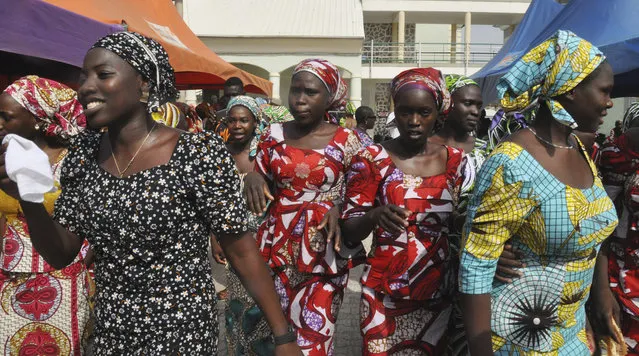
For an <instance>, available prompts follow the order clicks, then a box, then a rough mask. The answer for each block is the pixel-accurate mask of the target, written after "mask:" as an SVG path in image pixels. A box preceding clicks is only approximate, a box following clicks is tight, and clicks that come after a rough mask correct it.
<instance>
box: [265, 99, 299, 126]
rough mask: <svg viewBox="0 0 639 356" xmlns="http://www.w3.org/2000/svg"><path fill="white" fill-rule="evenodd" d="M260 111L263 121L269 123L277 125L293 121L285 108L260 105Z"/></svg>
mask: <svg viewBox="0 0 639 356" xmlns="http://www.w3.org/2000/svg"><path fill="white" fill-rule="evenodd" d="M260 109H261V110H262V114H264V120H266V121H268V122H269V123H279V122H286V121H293V120H295V118H294V117H293V115H291V113H290V112H289V111H288V109H287V108H286V106H281V105H273V104H264V105H260Z"/></svg>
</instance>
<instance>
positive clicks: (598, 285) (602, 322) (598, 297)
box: [590, 241, 624, 344]
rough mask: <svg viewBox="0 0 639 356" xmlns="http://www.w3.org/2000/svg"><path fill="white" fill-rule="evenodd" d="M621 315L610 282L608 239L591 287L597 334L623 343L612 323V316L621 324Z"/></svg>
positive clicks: (591, 310) (591, 317)
mask: <svg viewBox="0 0 639 356" xmlns="http://www.w3.org/2000/svg"><path fill="white" fill-rule="evenodd" d="M620 315H621V313H620V309H619V303H618V302H617V299H616V298H615V295H614V294H613V293H612V290H611V289H610V284H609V282H608V242H607V241H606V242H604V244H603V245H602V246H601V249H600V250H599V254H598V255H597V262H596V264H595V273H594V276H593V281H592V287H591V289H590V322H591V325H592V328H593V329H594V331H595V333H596V334H597V336H599V337H606V336H611V337H612V338H613V340H615V341H616V342H617V343H619V344H621V343H623V342H624V341H623V340H619V339H618V338H617V337H616V335H615V333H614V331H613V330H614V327H613V325H612V318H614V319H615V322H616V323H617V325H621V322H620Z"/></svg>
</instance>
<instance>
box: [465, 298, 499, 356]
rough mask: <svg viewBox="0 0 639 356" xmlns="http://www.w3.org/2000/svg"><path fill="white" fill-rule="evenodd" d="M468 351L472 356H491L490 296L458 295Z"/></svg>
mask: <svg viewBox="0 0 639 356" xmlns="http://www.w3.org/2000/svg"><path fill="white" fill-rule="evenodd" d="M460 304H461V307H462V310H463V311H464V313H463V316H464V325H465V326H466V337H467V338H468V350H469V351H470V354H471V355H472V356H486V355H492V354H493V346H492V337H491V330H490V294H464V293H460Z"/></svg>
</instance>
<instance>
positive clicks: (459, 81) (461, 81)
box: [445, 74, 479, 95]
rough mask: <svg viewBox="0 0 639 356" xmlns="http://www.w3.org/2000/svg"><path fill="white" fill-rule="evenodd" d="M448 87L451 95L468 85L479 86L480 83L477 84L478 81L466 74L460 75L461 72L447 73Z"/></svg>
mask: <svg viewBox="0 0 639 356" xmlns="http://www.w3.org/2000/svg"><path fill="white" fill-rule="evenodd" d="M445 79H446V89H448V92H450V95H453V93H454V92H456V91H457V90H459V89H461V88H463V87H465V86H467V85H477V86H479V84H477V82H475V81H474V80H472V79H470V78H468V77H467V76H465V75H459V74H447V75H446V77H445Z"/></svg>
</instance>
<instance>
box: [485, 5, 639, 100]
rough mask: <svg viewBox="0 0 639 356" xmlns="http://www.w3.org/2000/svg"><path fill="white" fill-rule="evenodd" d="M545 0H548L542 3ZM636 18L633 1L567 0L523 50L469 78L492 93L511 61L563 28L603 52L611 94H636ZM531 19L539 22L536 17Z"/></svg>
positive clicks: (638, 32)
mask: <svg viewBox="0 0 639 356" xmlns="http://www.w3.org/2000/svg"><path fill="white" fill-rule="evenodd" d="M546 1H551V2H552V0H545V1H544V2H546ZM537 3H541V2H540V1H539V0H537V1H535V2H533V4H531V7H532V6H533V5H535V4H537ZM529 11H530V9H529ZM527 15H528V13H527ZM526 17H529V16H526ZM638 18H639V6H637V1H636V0H606V1H601V0H571V1H570V2H569V3H568V5H565V6H564V8H563V10H561V11H560V12H559V13H558V14H557V15H556V16H554V18H552V20H551V21H550V23H548V25H547V26H545V28H544V29H543V30H541V31H539V33H538V34H537V35H536V36H535V38H534V39H533V40H531V41H530V42H528V45H527V46H526V47H525V49H524V50H523V51H521V50H519V51H518V52H508V54H509V55H511V56H512V60H509V63H507V64H506V65H502V66H501V67H499V63H498V65H497V66H494V65H493V66H490V64H491V63H488V64H487V65H486V66H485V67H484V68H482V70H480V72H478V73H477V74H475V75H474V76H473V78H475V79H479V80H480V81H482V83H480V84H482V85H483V86H482V88H484V87H486V88H492V89H491V90H492V92H493V93H495V89H494V87H495V84H496V83H497V79H498V78H499V76H500V75H501V74H503V73H505V72H506V71H507V70H508V69H510V67H511V66H512V63H513V62H514V61H515V60H517V59H519V58H520V57H521V56H522V55H523V54H524V53H525V52H527V51H528V50H529V49H531V48H533V47H534V46H536V45H538V44H539V43H541V42H543V41H544V40H545V39H547V38H548V37H550V36H552V35H553V34H554V33H555V32H556V31H557V30H559V29H563V30H570V31H572V32H574V33H576V34H577V35H578V36H580V37H583V38H585V39H587V40H588V41H590V42H592V43H593V44H594V45H595V46H597V47H599V49H601V50H602V51H603V52H604V53H605V54H606V56H607V57H608V61H609V62H610V64H611V65H612V68H613V71H614V73H615V89H614V92H613V95H614V96H633V95H638V94H639V26H637V24H636V21H637V19H638ZM534 20H535V21H539V22H541V21H540V20H539V19H536V18H535V19H534ZM531 21H532V19H531ZM523 32H525V29H524V31H522V32H520V33H521V35H522V36H523V35H524V34H523ZM513 37H514V36H513ZM495 76H497V79H494V80H493V79H491V80H490V81H487V80H482V78H491V77H492V78H494V77H495ZM483 90H484V89H482V91H483ZM495 99H496V93H495V94H493V95H492V96H491V95H488V96H486V97H484V100H485V101H486V102H492V101H494V100H495Z"/></svg>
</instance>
